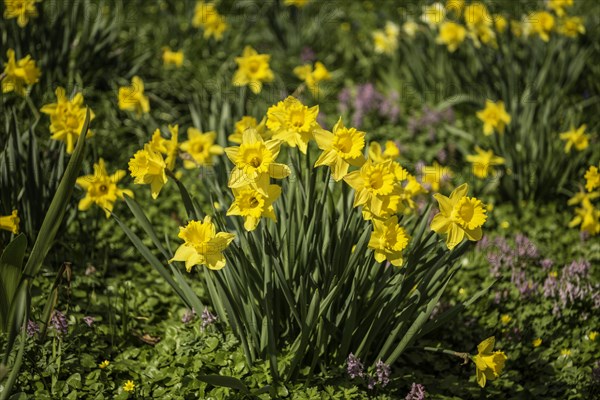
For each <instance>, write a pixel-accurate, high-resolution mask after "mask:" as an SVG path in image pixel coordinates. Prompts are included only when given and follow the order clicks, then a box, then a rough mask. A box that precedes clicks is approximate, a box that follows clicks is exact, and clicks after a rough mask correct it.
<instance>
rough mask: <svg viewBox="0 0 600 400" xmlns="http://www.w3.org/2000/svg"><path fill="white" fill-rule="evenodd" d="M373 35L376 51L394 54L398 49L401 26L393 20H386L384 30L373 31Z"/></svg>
mask: <svg viewBox="0 0 600 400" xmlns="http://www.w3.org/2000/svg"><path fill="white" fill-rule="evenodd" d="M372 35H373V45H374V46H375V52H376V53H380V54H381V53H385V54H388V55H392V54H394V52H395V51H396V50H397V49H398V37H399V36H400V28H399V27H398V25H396V24H394V23H393V22H391V21H388V22H386V25H385V28H384V29H383V30H376V31H373V33H372Z"/></svg>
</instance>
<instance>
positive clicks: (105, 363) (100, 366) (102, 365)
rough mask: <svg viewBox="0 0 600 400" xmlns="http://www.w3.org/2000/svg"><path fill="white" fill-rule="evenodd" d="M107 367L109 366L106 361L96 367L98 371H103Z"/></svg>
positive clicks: (108, 362)
mask: <svg viewBox="0 0 600 400" xmlns="http://www.w3.org/2000/svg"><path fill="white" fill-rule="evenodd" d="M109 365H110V361H108V360H104V361H102V362H101V363H100V364H98V367H99V368H100V369H104V368H106V367H108V366H109Z"/></svg>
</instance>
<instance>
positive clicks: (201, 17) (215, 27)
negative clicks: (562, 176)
mask: <svg viewBox="0 0 600 400" xmlns="http://www.w3.org/2000/svg"><path fill="white" fill-rule="evenodd" d="M192 26H194V27H196V28H202V29H204V38H206V39H209V38H211V37H214V38H215V40H217V41H219V40H222V39H223V33H225V31H226V30H227V28H228V25H227V22H225V18H224V17H223V16H222V15H221V14H219V12H218V11H217V8H216V7H215V5H214V4H213V3H205V2H203V1H199V2H198V3H196V8H195V9H194V18H193V19H192Z"/></svg>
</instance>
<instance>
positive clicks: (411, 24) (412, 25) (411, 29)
mask: <svg viewBox="0 0 600 400" xmlns="http://www.w3.org/2000/svg"><path fill="white" fill-rule="evenodd" d="M420 29H421V27H420V26H419V24H417V23H416V22H415V21H406V22H405V23H404V24H403V25H402V32H404V33H405V34H406V36H408V37H409V38H411V39H412V38H414V37H415V36H417V32H419V30H420Z"/></svg>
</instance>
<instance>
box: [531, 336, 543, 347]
mask: <svg viewBox="0 0 600 400" xmlns="http://www.w3.org/2000/svg"><path fill="white" fill-rule="evenodd" d="M531 344H532V345H533V347H540V346H541V345H542V338H537V339H534V340H533V342H531Z"/></svg>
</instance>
